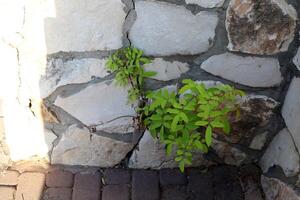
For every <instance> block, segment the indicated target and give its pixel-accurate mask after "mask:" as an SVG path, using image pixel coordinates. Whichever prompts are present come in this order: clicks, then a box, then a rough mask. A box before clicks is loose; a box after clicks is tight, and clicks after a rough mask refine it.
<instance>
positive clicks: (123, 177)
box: [104, 169, 130, 185]
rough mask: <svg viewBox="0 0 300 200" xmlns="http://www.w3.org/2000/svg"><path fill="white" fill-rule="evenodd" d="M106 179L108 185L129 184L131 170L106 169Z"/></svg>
mask: <svg viewBox="0 0 300 200" xmlns="http://www.w3.org/2000/svg"><path fill="white" fill-rule="evenodd" d="M104 181H105V184H108V185H114V184H116V185H118V184H129V183H130V171H129V170H128V169H106V170H105V171H104Z"/></svg>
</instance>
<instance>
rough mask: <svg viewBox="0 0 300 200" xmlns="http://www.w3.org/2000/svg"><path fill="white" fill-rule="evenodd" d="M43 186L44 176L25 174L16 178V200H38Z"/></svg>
mask: <svg viewBox="0 0 300 200" xmlns="http://www.w3.org/2000/svg"><path fill="white" fill-rule="evenodd" d="M44 186H45V175H44V174H42V173H34V172H25V173H23V174H21V175H20V176H19V177H18V186H17V192H16V200H24V199H30V200H40V199H41V197H42V194H43V189H44Z"/></svg>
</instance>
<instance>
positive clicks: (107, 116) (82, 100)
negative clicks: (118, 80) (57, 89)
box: [55, 81, 135, 132]
mask: <svg viewBox="0 0 300 200" xmlns="http://www.w3.org/2000/svg"><path fill="white" fill-rule="evenodd" d="M55 105H56V106H59V107H61V108H62V109H64V110H65V111H67V112H68V113H69V114H71V115H72V116H74V117H75V118H77V119H78V120H80V121H81V122H82V123H84V124H86V125H88V126H90V125H96V124H103V125H99V126H97V130H104V131H107V132H130V131H132V127H133V122H132V117H131V116H135V111H134V109H133V107H132V106H131V105H129V104H127V89H124V88H122V87H118V86H116V84H115V82H112V81H105V82H101V83H97V84H93V85H90V86H88V87H87V88H85V89H83V90H81V91H79V92H78V93H76V94H73V95H71V96H69V97H65V98H64V97H60V96H59V97H57V99H56V101H55ZM111 120H112V121H111Z"/></svg>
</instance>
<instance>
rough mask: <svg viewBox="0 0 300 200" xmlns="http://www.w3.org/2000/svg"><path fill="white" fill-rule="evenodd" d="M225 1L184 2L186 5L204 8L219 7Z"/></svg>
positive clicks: (196, 0) (201, 0)
mask: <svg viewBox="0 0 300 200" xmlns="http://www.w3.org/2000/svg"><path fill="white" fill-rule="evenodd" d="M224 1H225V0H185V2H186V3H188V4H197V5H199V6H202V7H204V8H214V7H221V6H222V5H223V4H224Z"/></svg>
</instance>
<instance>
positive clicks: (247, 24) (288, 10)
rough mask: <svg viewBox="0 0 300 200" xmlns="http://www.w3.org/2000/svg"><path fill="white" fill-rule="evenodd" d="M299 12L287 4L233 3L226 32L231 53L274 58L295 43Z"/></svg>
mask: <svg viewBox="0 0 300 200" xmlns="http://www.w3.org/2000/svg"><path fill="white" fill-rule="evenodd" d="M296 20H297V12H296V10H295V9H294V8H293V7H292V6H291V5H289V4H287V2H286V1H285V0H265V1H255V0H245V1H240V0H231V1H230V4H229V6H228V9H227V16H226V29H227V32H228V38H229V45H228V49H229V50H231V51H241V52H244V53H251V54H260V55H262V54H267V55H271V54H275V53H279V52H283V51H287V50H288V46H289V44H290V43H291V42H292V41H293V39H294V31H295V27H296Z"/></svg>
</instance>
